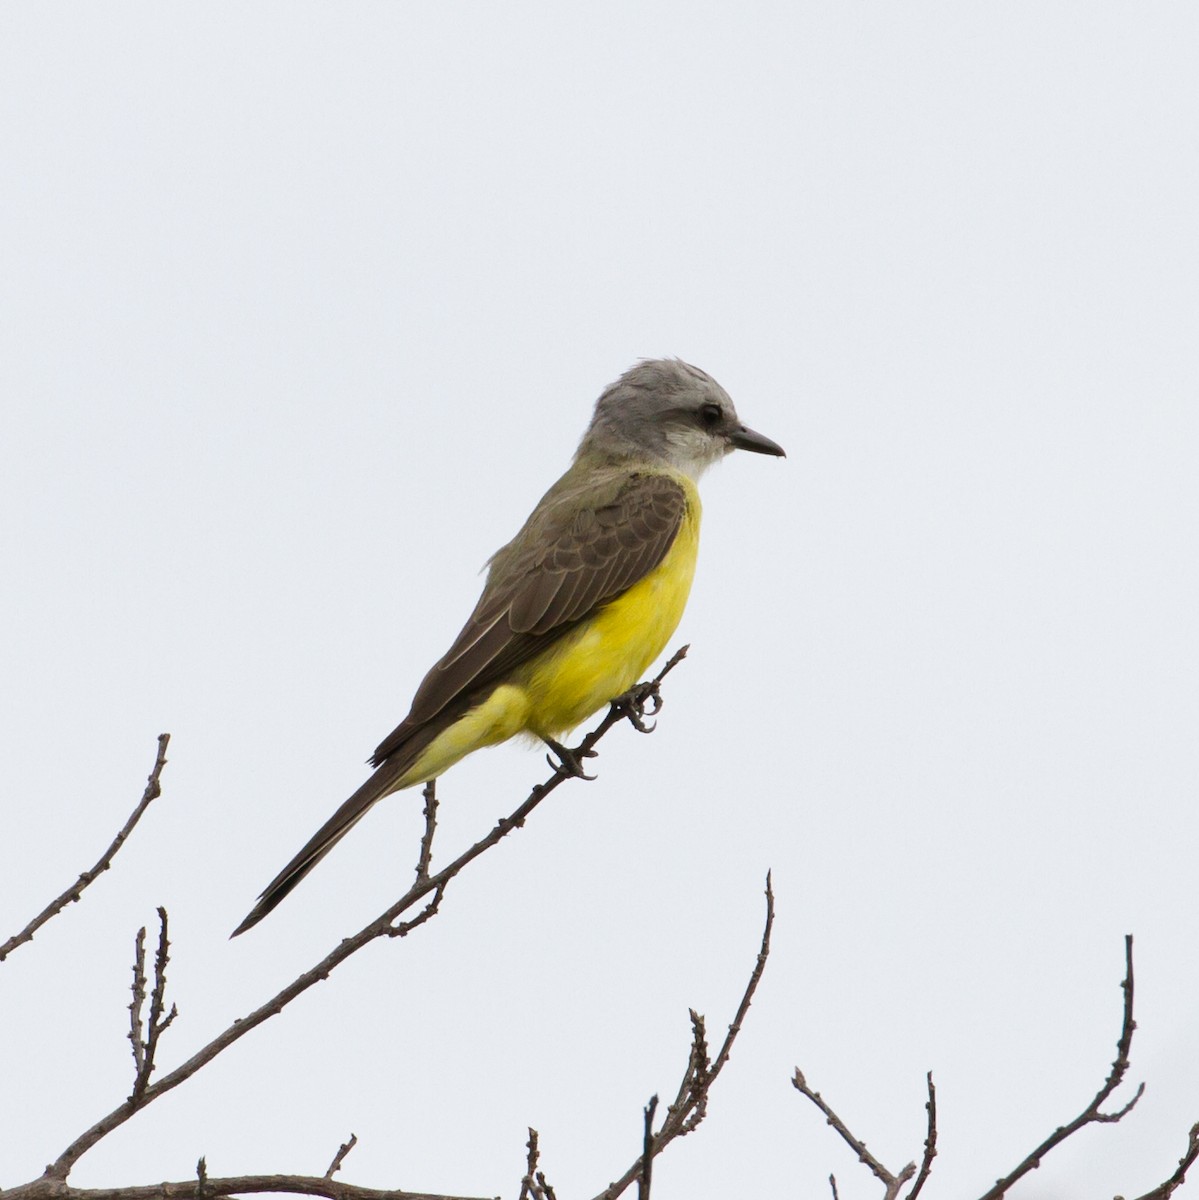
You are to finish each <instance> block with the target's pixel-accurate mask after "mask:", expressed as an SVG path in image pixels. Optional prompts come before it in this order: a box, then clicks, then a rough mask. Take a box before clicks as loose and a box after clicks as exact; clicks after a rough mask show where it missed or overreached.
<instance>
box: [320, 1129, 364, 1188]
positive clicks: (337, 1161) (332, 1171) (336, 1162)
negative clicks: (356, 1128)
mask: <svg viewBox="0 0 1199 1200" xmlns="http://www.w3.org/2000/svg"><path fill="white" fill-rule="evenodd" d="M357 1145H358V1135H357V1134H356V1133H351V1134H350V1140H349V1141H348V1142H342V1144H341V1145H340V1146H338V1148H337V1153H336V1154H335V1155H334V1156H333V1161H332V1162H331V1163H330V1164H329V1169H328V1170H327V1171H326V1172H325V1178H326V1179H332V1178H333V1176H334V1175H336V1174H337V1172H338V1171H340V1170H341V1164H342V1163H343V1162H345V1160H346V1155H347V1154H349V1152H350V1151H351V1150H353V1149H354V1147H355V1146H357Z"/></svg>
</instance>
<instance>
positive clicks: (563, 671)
mask: <svg viewBox="0 0 1199 1200" xmlns="http://www.w3.org/2000/svg"><path fill="white" fill-rule="evenodd" d="M698 549H699V511H698V501H697V500H695V499H693V500H692V504H691V505H689V506H688V511H687V514H686V516H685V517H684V518H683V523H682V525H681V526H680V527H679V532H678V534H677V535H676V536H675V539H674V542H673V543H672V544H671V547H670V550H669V551H667V554H666V557H665V558H664V559H663V560H662V561H661V562H660V563H659V564H658V566H657V567H655V568H654V570H652V571H651V572H650V573H649V574H648V575H647V576H646V577H645V578H644V579H642V580H641V581H640V582H639V583H635V584H634V585H633V586H632V587H631V588H629V590H628V591H627V592H625V593H624V595H622V596H620V597H618V598H617V599H616V600H613V601H612V603H611V604H608V605H606V606H605V607H604V608H602V609H601V610H600V611H599V612H598V613H596V615H595V616H594V617H592V618H591V620H589V621H586V622H584V623H583V624H582V625H581V626H580V627H579V628H578V629H576V630H575V631H574V632H573V633H571V634H568V635H567V636H566V637H565V638H563V639H562V641H560V642H559V643H558V644H557V645H555V646H554V647H553V648H552V649H551V650H548V651H547V652H546V653H545V654H544V655H542V656H541V657H540V658H537V659H534V660H533V662H532V663H530V664H529V665H528V666H527V667H526V668H524V670H523V671H522V673H521V674H522V676H523V678H522V679H521V680H520V682H519V684H518V686H520V687H521V688H522V690H523V691H524V692H525V694H526V695H527V697H528V701H529V712H528V716H527V717H526V719H525V726H524V727H525V729H527V730H528V731H529V732H530V733H534V734H537V735H539V736H540V735H548V736H551V737H554V736H556V735H558V734H560V733H565V732H566V731H567V730H569V729H573V728H574V727H575V726H576V725H578V724H579V722H580V721H584V720H586V719H587V718H588V717H589V716H591V714H592V713H593V712H595V711H596V710H597V709H600V708H602V707H603V706H604V705H605V704H607V703H608V701H609V700H613V699H615V698H616V697H617V696H619V695H620V694H621V693H622V692H626V691H628V689H629V688H630V687H632V686H633V684H635V683H636V682H637V681H638V680H639V679H640V678H641V676H642V675H643V674H644V673H645V670H646V668H647V667H648V666H649V665H650V663H652V662H653V661H654V660H655V659H656V658H657V657H658V655H659V654H661V653H662V651H663V650H664V649H665V647H666V643H667V641H668V640H669V639H670V636H671V634H673V633H674V631H675V630H676V629H677V628H678V625H679V621H680V620H681V619H682V616H683V609H684V608H685V607H686V605H687V596H688V595H689V593H690V591H691V580H692V579H693V578H694V576H695V559H696V553H697V551H698Z"/></svg>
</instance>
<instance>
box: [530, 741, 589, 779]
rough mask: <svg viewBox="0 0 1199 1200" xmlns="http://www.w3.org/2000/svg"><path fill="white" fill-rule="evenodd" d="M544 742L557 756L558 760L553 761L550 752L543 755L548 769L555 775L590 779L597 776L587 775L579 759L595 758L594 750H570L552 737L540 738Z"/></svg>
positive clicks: (566, 777) (565, 777)
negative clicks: (548, 766)
mask: <svg viewBox="0 0 1199 1200" xmlns="http://www.w3.org/2000/svg"><path fill="white" fill-rule="evenodd" d="M541 740H542V741H543V742H545V744H546V745H547V746H548V747H549V748H550V749H551V750H552V751H553V752H554V754H556V755H557V756H558V761H557V762H555V761H554V757H553V755H551V754H547V755H546V756H545V761H546V762H547V763H549V765H550V769H551V770H552V771H553V772H554V774H555V775H561V776H562V777H563V778H564V779H586V780H592V779H595V778H597V777H596V776H595V775H588V774H587V772H586V771H584V770H583V764H582V762H580V761H579V760H580V759H583V758H595V757H596V751H594V750H583V749H579V750H571V749H569V748H568V747H566V746H564V745H562V743H561V742H555V741H554V739H553V738H542V739H541Z"/></svg>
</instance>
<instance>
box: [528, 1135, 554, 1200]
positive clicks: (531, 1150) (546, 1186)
mask: <svg viewBox="0 0 1199 1200" xmlns="http://www.w3.org/2000/svg"><path fill="white" fill-rule="evenodd" d="M526 1144H527V1146H528V1154H527V1156H526V1158H525V1173H524V1175H523V1176H522V1177H521V1181H520V1197H519V1200H557V1197H556V1196H555V1195H554V1189H553V1188H552V1187H551V1186H550V1183H549V1180H548V1179H546V1177H545V1172H544V1171H542V1170H540V1169H539V1168H538V1165H537V1163H538V1160H539V1158H540V1156H541V1150H540V1147H539V1145H538V1137H537V1130H536V1129H534V1128H533V1127H532V1125H530V1126H529V1140H528V1142H527V1143H526Z"/></svg>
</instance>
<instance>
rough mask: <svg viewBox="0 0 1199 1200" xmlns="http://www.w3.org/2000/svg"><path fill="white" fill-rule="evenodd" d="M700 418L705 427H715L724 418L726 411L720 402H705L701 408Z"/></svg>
mask: <svg viewBox="0 0 1199 1200" xmlns="http://www.w3.org/2000/svg"><path fill="white" fill-rule="evenodd" d="M699 419H700V423H701V424H702V425H703V426H704V428H705V429H715V428H716V426H717V425H719V424H720V422H721V421H723V420H724V412H723V410H722V409H721V407H720V405H719V404H705V405H703V406H702V407H701V408H700V410H699Z"/></svg>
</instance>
